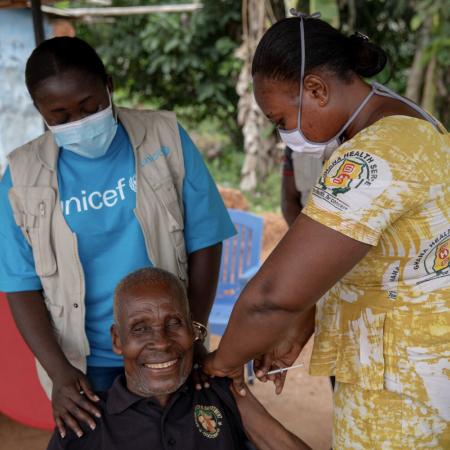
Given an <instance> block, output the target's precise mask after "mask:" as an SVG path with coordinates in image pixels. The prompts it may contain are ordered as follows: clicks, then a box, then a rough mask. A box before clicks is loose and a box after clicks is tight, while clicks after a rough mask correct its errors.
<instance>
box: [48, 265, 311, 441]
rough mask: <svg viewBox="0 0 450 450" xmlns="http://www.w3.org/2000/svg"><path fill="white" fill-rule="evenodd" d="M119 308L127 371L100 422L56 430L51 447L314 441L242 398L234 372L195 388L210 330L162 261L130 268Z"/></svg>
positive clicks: (119, 341) (117, 340)
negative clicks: (77, 430)
mask: <svg viewBox="0 0 450 450" xmlns="http://www.w3.org/2000/svg"><path fill="white" fill-rule="evenodd" d="M114 314H115V324H114V325H112V327H111V335H112V341H113V348H114V351H115V352H116V353H118V354H119V355H122V356H123V358H124V366H125V376H119V377H118V378H117V379H116V380H115V382H114V384H113V386H112V388H111V389H110V390H109V391H108V392H107V393H100V394H99V396H100V401H99V406H100V408H101V409H102V411H103V414H102V417H101V418H100V419H97V423H96V427H95V429H94V430H90V429H85V430H84V433H83V434H82V435H81V436H79V437H77V436H76V435H75V434H69V435H68V436H67V437H65V438H62V437H61V436H60V435H59V434H58V433H57V432H56V431H55V433H54V434H53V436H52V439H51V441H50V443H49V446H48V450H57V449H70V450H71V449H74V450H75V449H87V450H89V449H95V450H131V449H132V450H141V449H142V450H144V449H145V450H149V449H152V450H157V449H182V450H190V449H192V450H203V449H205V450H207V449H214V450H220V449H223V450H234V449H236V450H238V449H248V448H253V447H252V446H251V444H249V440H250V441H251V442H252V443H253V445H255V447H256V448H258V449H261V450H263V449H264V450H275V449H277V450H279V449H284V450H294V449H296V450H298V449H307V448H309V447H308V446H307V445H305V444H304V443H303V442H302V441H301V440H300V439H298V438H297V437H296V436H294V435H293V434H291V433H290V432H289V431H287V430H286V429H285V428H284V427H283V426H282V425H281V424H280V423H279V422H277V421H276V420H275V419H274V418H273V417H272V416H271V415H270V414H268V412H267V411H266V410H265V409H264V408H263V407H262V405H261V404H260V403H259V402H258V401H257V400H256V398H255V397H254V396H253V395H252V394H251V393H250V391H247V395H246V396H244V397H241V396H235V397H236V400H235V398H234V397H233V395H232V393H231V390H230V388H229V382H228V380H226V379H218V378H217V379H216V378H215V379H211V381H210V386H209V388H206V389H200V390H199V389H196V386H195V383H194V382H193V381H192V379H191V376H190V375H191V371H192V360H193V344H194V342H195V341H196V340H199V339H202V338H203V337H204V331H205V330H202V327H201V326H199V325H198V324H196V323H195V322H194V323H193V322H192V320H191V319H190V313H189V304H188V301H187V297H186V293H185V290H184V288H183V286H182V285H181V283H180V282H179V281H178V279H177V278H176V277H175V276H174V275H172V274H170V273H168V272H166V271H164V270H162V269H157V268H145V269H141V270H138V271H136V272H133V273H132V274H130V275H128V276H127V277H126V278H124V279H123V280H122V281H121V282H120V283H119V285H118V286H117V288H116V291H115V298H114ZM80 395H83V393H82V392H80ZM236 401H237V403H236Z"/></svg>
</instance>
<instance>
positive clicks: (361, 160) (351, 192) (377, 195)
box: [303, 116, 446, 246]
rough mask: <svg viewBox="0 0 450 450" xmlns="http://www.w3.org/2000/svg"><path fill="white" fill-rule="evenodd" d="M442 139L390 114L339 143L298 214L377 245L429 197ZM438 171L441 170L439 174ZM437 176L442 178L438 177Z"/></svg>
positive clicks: (425, 124) (436, 181)
mask: <svg viewBox="0 0 450 450" xmlns="http://www.w3.org/2000/svg"><path fill="white" fill-rule="evenodd" d="M441 139H442V137H441V135H440V134H439V133H437V132H436V130H435V129H434V128H433V127H432V126H431V125H430V124H429V123H428V122H425V121H423V120H419V119H413V118H409V117H404V116H391V117H387V118H384V119H381V120H379V121H378V122H376V123H375V124H374V125H372V126H370V127H368V128H366V129H365V130H363V131H361V132H360V133H358V134H357V135H356V136H355V137H354V138H352V139H351V140H350V141H348V142H346V143H345V144H343V145H342V146H341V147H340V148H339V149H338V151H336V152H335V153H334V154H333V157H332V158H331V159H330V160H329V161H328V163H327V164H326V165H325V167H324V170H323V172H322V175H321V177H320V178H319V181H318V182H317V184H316V186H315V187H314V189H313V195H311V197H310V199H309V202H308V203H307V205H306V207H305V209H304V210H303V213H304V214H306V215H308V216H309V217H311V218H312V219H314V220H316V221H318V222H320V223H322V224H323V225H326V226H328V227H330V228H332V229H334V230H336V231H339V232H340V233H343V234H345V235H347V236H349V237H351V238H353V239H356V240H358V241H361V242H364V243H367V244H369V245H373V246H375V245H377V243H378V241H379V238H380V236H381V234H382V232H383V231H384V230H386V228H387V227H389V226H391V225H392V224H394V222H395V221H396V220H397V219H398V218H399V217H401V216H402V215H405V214H408V213H409V212H410V211H413V210H414V209H415V208H417V207H418V206H419V205H423V204H425V203H426V201H427V200H429V199H430V197H429V193H430V188H432V187H433V185H434V188H435V189H440V187H439V186H441V188H442V185H443V184H444V183H445V180H440V179H439V175H438V177H437V178H433V179H432V176H433V171H432V170H430V168H432V167H433V166H435V165H436V164H437V163H439V162H438V161H436V160H433V158H438V157H441V158H442V159H443V161H442V162H441V164H446V161H444V159H445V158H444V153H440V156H438V155H434V153H433V152H432V151H430V149H433V148H439V147H441V146H442V141H441ZM441 172H442V171H441ZM441 178H442V177H441Z"/></svg>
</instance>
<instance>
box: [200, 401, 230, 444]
mask: <svg viewBox="0 0 450 450" xmlns="http://www.w3.org/2000/svg"><path fill="white" fill-rule="evenodd" d="M194 418H195V425H197V428H198V430H199V431H200V433H201V434H203V436H205V437H207V438H209V439H215V438H216V437H217V436H218V435H219V432H220V427H221V426H222V418H223V417H222V413H221V412H220V411H219V410H218V409H217V408H216V407H215V406H203V405H196V406H195V408H194Z"/></svg>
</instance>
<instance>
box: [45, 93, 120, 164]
mask: <svg viewBox="0 0 450 450" xmlns="http://www.w3.org/2000/svg"><path fill="white" fill-rule="evenodd" d="M108 98H109V106H108V107H107V108H105V109H102V110H101V111H99V112H96V113H94V114H91V115H89V116H87V117H84V118H83V119H80V120H77V121H75V122H69V123H65V124H62V125H55V126H49V125H48V124H47V123H46V125H47V127H48V129H49V130H50V131H51V132H52V133H53V136H54V138H55V141H56V143H57V144H58V146H59V147H62V148H64V149H65V150H69V151H71V152H73V153H76V154H77V155H80V156H83V157H85V158H91V159H94V158H100V157H101V156H103V155H104V154H105V153H106V152H107V151H108V148H109V146H110V145H111V142H112V141H113V139H114V136H115V135H116V131H117V120H116V118H115V117H114V115H113V110H112V101H111V95H110V93H109V90H108Z"/></svg>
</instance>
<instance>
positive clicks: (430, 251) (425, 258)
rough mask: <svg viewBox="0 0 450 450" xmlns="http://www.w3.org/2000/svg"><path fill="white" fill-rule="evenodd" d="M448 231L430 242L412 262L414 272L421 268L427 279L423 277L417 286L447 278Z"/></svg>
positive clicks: (449, 271)
mask: <svg viewBox="0 0 450 450" xmlns="http://www.w3.org/2000/svg"><path fill="white" fill-rule="evenodd" d="M449 235H450V230H449V231H447V232H446V233H443V234H441V235H440V236H439V237H438V238H436V239H435V240H434V241H432V242H431V243H430V245H429V247H428V248H427V249H426V250H424V251H422V252H421V253H420V254H419V256H418V258H417V259H416V260H415V261H414V270H419V269H420V268H421V267H423V268H424V269H425V271H426V273H427V275H430V276H429V277H425V278H424V279H423V280H421V281H419V282H418V283H417V284H422V283H425V282H426V281H430V280H434V279H436V278H441V277H448V276H449V275H450V237H449Z"/></svg>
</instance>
